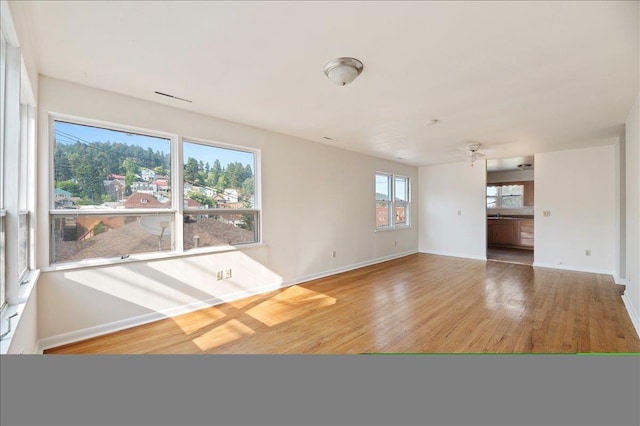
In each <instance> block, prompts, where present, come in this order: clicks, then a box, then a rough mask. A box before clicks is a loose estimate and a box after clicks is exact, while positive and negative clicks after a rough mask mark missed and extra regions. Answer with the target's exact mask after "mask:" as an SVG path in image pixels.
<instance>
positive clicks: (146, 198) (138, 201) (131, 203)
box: [121, 192, 166, 209]
mask: <svg viewBox="0 0 640 426" xmlns="http://www.w3.org/2000/svg"><path fill="white" fill-rule="evenodd" d="M121 205H122V206H124V208H126V209H156V208H163V207H166V204H164V203H161V202H160V201H158V200H157V199H156V198H155V197H154V196H153V195H151V194H147V193H144V192H134V193H133V194H131V196H130V197H129V198H127V199H126V200H125V201H124V202H123V203H122V204H121Z"/></svg>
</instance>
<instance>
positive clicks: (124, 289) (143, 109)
mask: <svg viewBox="0 0 640 426" xmlns="http://www.w3.org/2000/svg"><path fill="white" fill-rule="evenodd" d="M49 112H55V113H60V114H68V115H73V116H78V117H85V118H89V119H95V120H101V121H106V122H112V123H118V124H124V125H129V126H135V127H139V128H145V129H153V130H159V131H164V132H171V133H178V134H182V135H187V136H191V137H198V138H202V139H205V140H211V141H219V142H224V143H230V144H236V145H241V146H247V147H252V148H257V149H260V150H261V155H262V204H263V210H262V233H263V240H264V243H265V245H264V246H261V247H257V248H253V249H250V250H244V251H235V252H231V253H224V254H222V253H219V254H207V255H201V256H187V257H181V258H176V259H165V260H154V261H149V262H140V263H123V264H119V265H115V266H101V267H92V268H86V269H81V270H58V271H49V272H43V273H42V276H41V277H40V283H39V287H38V289H39V311H38V312H39V330H40V338H41V339H43V340H42V342H43V346H45V347H47V346H51V345H56V344H60V343H63V342H66V341H72V340H75V339H79V338H83V337H86V336H87V335H91V334H99V333H103V332H105V331H110V330H111V329H115V328H121V327H125V326H128V325H132V324H135V323H137V322H144V321H148V320H152V319H155V318H157V317H158V316H159V314H158V313H163V314H175V313H178V312H183V311H184V310H185V309H191V308H195V307H199V306H200V305H202V302H207V303H209V302H211V303H215V302H216V301H218V300H228V299H230V298H234V297H238V296H239V295H244V294H249V293H251V292H255V291H264V290H266V289H270V288H275V287H277V286H279V285H281V284H282V283H284V284H287V283H293V282H299V281H301V280H305V279H310V278H314V277H317V276H321V275H324V274H328V273H331V272H337V271H340V270H345V269H348V268H352V267H355V266H360V265H364V264H368V263H372V262H376V261H379V260H383V259H387V258H392V257H395V256H400V255H403V254H406V253H411V252H415V251H417V245H418V226H417V225H418V224H417V220H415V219H417V218H418V215H417V206H416V205H415V203H414V205H413V206H412V210H411V212H412V217H413V218H414V225H413V227H412V228H410V229H403V230H397V231H387V232H374V229H375V194H374V178H375V172H376V171H384V172H389V173H398V174H402V175H405V176H409V177H410V178H411V179H412V181H413V183H414V184H413V185H412V199H413V200H416V199H417V198H418V197H417V189H416V188H417V186H416V184H415V182H417V177H418V170H417V168H415V167H411V166H407V165H403V164H400V163H395V162H392V161H386V160H381V159H378V158H375V157H370V156H365V155H362V154H358V153H354V152H350V151H344V150H340V149H337V148H334V147H330V146H327V145H323V144H319V143H314V142H309V141H305V140H301V139H298V138H294V137H290V136H285V135H281V134H277V133H273V132H268V131H265V130H261V129H256V128H252V127H249V126H245V125H241V124H237V123H231V122H228V121H224V120H220V119H216V118H212V117H207V116H203V115H199V114H195V113H191V112H187V111H184V110H179V109H175V108H171V107H168V106H164V105H160V104H156V103H151V102H147V101H142V100H138V99H134V98H130V97H127V96H122V95H118V94H115V93H111V92H106V91H101V90H97V89H91V88H88V87H84V86H79V85H75V84H71V83H67V82H63V81H59V80H55V79H51V78H47V77H41V79H40V99H39V121H40V127H39V138H38V140H39V146H38V148H39V163H38V164H39V168H40V169H41V170H48V169H49V168H50V166H49V158H50V146H49V144H50V139H49V136H50V135H49V126H48V125H47V120H48V114H49ZM48 178H49V174H48V173H41V174H40V176H39V182H38V191H39V198H38V203H39V204H38V207H39V209H38V214H37V221H38V226H39V229H48V214H47V209H48V205H49V200H48V194H49V191H50V189H49V188H50V182H49V180H48ZM396 243H397V245H396ZM48 246H49V236H48V235H47V234H46V233H40V234H39V235H38V253H37V262H38V266H39V267H45V266H47V265H48ZM333 250H335V251H336V252H337V256H336V257H335V258H333V257H332V256H331V252H332V251H333ZM227 267H232V268H233V270H234V274H233V279H231V280H225V281H224V282H220V281H217V282H216V281H215V280H213V278H212V275H211V274H212V272H213V271H215V270H217V269H226V268H227Z"/></svg>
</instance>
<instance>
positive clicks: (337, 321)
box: [45, 254, 640, 354]
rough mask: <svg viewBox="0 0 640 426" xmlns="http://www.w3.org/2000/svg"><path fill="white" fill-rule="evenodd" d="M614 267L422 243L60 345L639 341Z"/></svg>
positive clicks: (344, 349)
mask: <svg viewBox="0 0 640 426" xmlns="http://www.w3.org/2000/svg"><path fill="white" fill-rule="evenodd" d="M623 289H624V287H622V286H619V285H616V284H615V283H614V282H613V280H612V278H611V277H610V276H607V275H598V274H588V273H582V272H571V271H561V270H554V269H543V268H532V267H531V266H527V265H517V264H509V263H501V262H484V261H478V260H469V259H460V258H452V257H443V256H436V255H429V254H415V255H411V256H407V257H404V258H401V259H396V260H392V261H389V262H385V263H380V264H377V265H373V266H369V267H365V268H362V269H357V270H354V271H350V272H346V273H342V274H339V275H334V276H331V277H327V278H323V279H319V280H315V281H311V282H308V283H305V284H301V285H296V286H291V287H288V288H284V289H281V290H277V291H273V292H270V293H266V294H261V295H257V296H252V297H249V298H246V299H242V300H238V301H235V302H231V303H226V304H223V305H218V306H214V307H210V308H206V309H202V310H199V311H196V312H192V313H188V314H184V315H180V316H177V317H174V318H169V319H165V320H161V321H158V322H154V323H151V324H146V325H142V326H139V327H135V328H131V329H128V330H123V331H120V332H116V333H112V334H109V335H106V336H100V337H96V338H93V339H89V340H86V341H83V342H78V343H74V344H70V345H66V346H63V347H59V348H55V349H50V350H47V351H45V353H49V354H54V353H56V354H63V353H69V354H71V353H75V354H105V353H118V354H144V353H158V354H215V353H232V354H238V353H268V354H273V353H275V354H281V353H295V354H310V353H338V354H345V353H355V354H357V353H459V352H462V353H484V352H490V353H579V352H634V353H638V352H640V339H638V336H637V335H636V332H635V330H634V327H633V325H632V323H631V320H630V319H629V316H628V314H627V312H626V310H625V307H624V304H623V302H622V300H621V295H622V292H623Z"/></svg>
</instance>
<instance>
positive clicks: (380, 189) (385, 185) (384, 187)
mask: <svg viewBox="0 0 640 426" xmlns="http://www.w3.org/2000/svg"><path fill="white" fill-rule="evenodd" d="M376 201H391V176H389V175H380V174H376Z"/></svg>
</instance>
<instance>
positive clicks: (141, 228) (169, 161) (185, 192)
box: [51, 120, 259, 263]
mask: <svg viewBox="0 0 640 426" xmlns="http://www.w3.org/2000/svg"><path fill="white" fill-rule="evenodd" d="M53 129H54V142H55V149H54V159H53V163H54V164H53V188H52V209H51V229H52V235H51V262H52V263H59V262H74V261H83V260H88V259H100V258H122V259H126V258H128V257H129V256H131V255H136V254H141V253H154V252H177V251H182V250H190V249H194V248H199V247H216V246H226V245H236V244H245V243H255V242H258V241H259V235H258V232H257V230H258V224H259V210H258V208H257V202H256V199H257V197H256V191H255V188H256V175H255V169H256V167H257V155H256V153H255V152H254V151H252V150H249V149H246V150H245V149H241V148H235V147H227V146H224V147H223V146H217V145H215V144H211V143H209V142H192V141H189V142H186V141H185V142H182V141H181V139H180V138H179V137H178V136H177V135H175V136H171V135H162V134H153V132H142V131H129V130H127V129H115V128H110V127H107V126H104V127H102V126H96V125H89V124H86V123H80V122H72V121H70V120H54V121H53ZM178 143H180V144H181V145H180V146H178ZM178 147H179V148H181V151H182V153H183V161H174V159H173V158H172V156H173V155H175V152H176V151H177V149H176V148H178ZM178 152H179V151H178ZM172 167H173V169H172ZM175 167H181V169H178V170H176V169H175ZM180 186H182V188H180ZM177 188H180V189H181V190H180V191H178V190H177ZM177 194H180V196H178V195H177ZM176 197H178V198H176ZM178 219H180V220H178Z"/></svg>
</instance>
